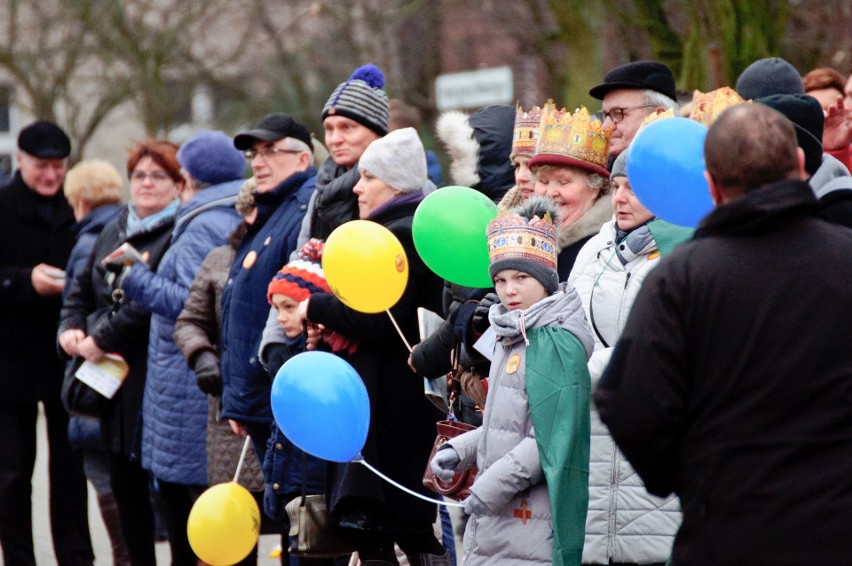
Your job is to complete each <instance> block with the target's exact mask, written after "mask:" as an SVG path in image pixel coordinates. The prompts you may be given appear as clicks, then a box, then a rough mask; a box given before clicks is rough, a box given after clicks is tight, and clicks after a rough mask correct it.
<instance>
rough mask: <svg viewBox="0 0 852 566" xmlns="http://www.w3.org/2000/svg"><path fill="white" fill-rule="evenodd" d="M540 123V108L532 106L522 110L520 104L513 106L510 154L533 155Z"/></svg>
mask: <svg viewBox="0 0 852 566" xmlns="http://www.w3.org/2000/svg"><path fill="white" fill-rule="evenodd" d="M540 124H541V108H539V107H538V106H533V107H532V108H530V109H529V111H527V112H524V110H523V108H521V105H520V104H518V105H517V106H516V108H515V131H514V133H513V134H512V154H521V155H524V154H526V155H534V154H535V146H536V142H537V141H538V128H539V125H540Z"/></svg>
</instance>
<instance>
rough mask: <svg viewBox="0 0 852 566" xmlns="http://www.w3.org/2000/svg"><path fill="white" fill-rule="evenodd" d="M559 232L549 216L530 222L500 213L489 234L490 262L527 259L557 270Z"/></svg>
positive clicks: (493, 221)
mask: <svg viewBox="0 0 852 566" xmlns="http://www.w3.org/2000/svg"><path fill="white" fill-rule="evenodd" d="M556 232H557V230H556V225H555V224H554V223H553V219H552V218H551V216H550V214H549V213H546V214H545V215H544V217H543V218H539V217H538V216H533V217H532V218H531V219H530V220H529V222H527V220H526V219H525V218H524V217H522V216H520V215H518V214H508V213H506V212H503V211H500V212H498V213H497V217H496V218H495V219H494V220H492V221H491V222H489V223H488V229H487V230H486V235H487V239H488V258H489V260H490V261H491V263H492V264H493V263H495V262H497V261H500V260H503V259H527V260H532V261H534V262H536V263H538V264H541V265H543V266H544V267H547V268H550V269H556V256H557V253H558V252H557V247H556Z"/></svg>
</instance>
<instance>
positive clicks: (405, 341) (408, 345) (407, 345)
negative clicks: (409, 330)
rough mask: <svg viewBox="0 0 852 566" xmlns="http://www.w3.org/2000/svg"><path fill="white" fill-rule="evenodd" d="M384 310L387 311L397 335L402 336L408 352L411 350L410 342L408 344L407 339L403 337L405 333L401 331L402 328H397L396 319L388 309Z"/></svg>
mask: <svg viewBox="0 0 852 566" xmlns="http://www.w3.org/2000/svg"><path fill="white" fill-rule="evenodd" d="M385 312H386V313H388V316H389V317H390V319H391V322H392V323H393V327H394V328H396V331H397V332H398V333H399V337H400V338H402V341H403V342H404V343H405V347H406V348H408V351H409V353H410V352H411V344H409V343H408V340H406V339H405V335H404V334H403V333H402V330H401V329H400V328H399V325H398V324H397V323H396V319H395V318H394V317H393V315H392V314H391V311H390V309H387V310H386V311H385Z"/></svg>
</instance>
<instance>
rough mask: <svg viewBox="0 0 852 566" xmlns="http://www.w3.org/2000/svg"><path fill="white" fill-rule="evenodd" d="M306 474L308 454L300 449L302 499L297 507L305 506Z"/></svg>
mask: <svg viewBox="0 0 852 566" xmlns="http://www.w3.org/2000/svg"><path fill="white" fill-rule="evenodd" d="M307 476H308V455H307V454H306V453H305V451H304V450H302V501H301V503H299V507H304V506H305V500H306V499H307V495H306V494H305V491H307V489H306V488H305V478H306V477H307Z"/></svg>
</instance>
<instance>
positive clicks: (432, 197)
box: [411, 187, 497, 287]
mask: <svg viewBox="0 0 852 566" xmlns="http://www.w3.org/2000/svg"><path fill="white" fill-rule="evenodd" d="M495 216H497V205H496V204H494V202H493V201H492V200H491V199H489V198H488V197H486V196H485V195H483V194H482V193H480V192H477V191H475V190H473V189H471V188H468V187H443V188H440V189H438V190H436V191H434V192H432V193H430V194H429V195H428V196H427V197H426V198H425V199H423V202H421V203H420V205H419V206H418V207H417V210H416V211H415V212H414V221H413V224H412V228H411V233H412V236H413V237H414V247H415V248H416V249H417V253H418V254H420V257H421V258H422V259H423V263H425V264H426V265H427V266H428V267H429V269H431V270H432V271H434V272H435V273H436V274H438V275H439V276H440V277H442V278H443V279H446V280H447V281H449V282H450V283H455V284H457V285H463V286H465V287H491V286H492V285H493V283H492V281H491V277H490V276H489V275H488V265H489V262H488V240H487V238H486V236H485V230H486V228H488V223H489V222H490V221H491V220H492V219H494V217H495Z"/></svg>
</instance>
